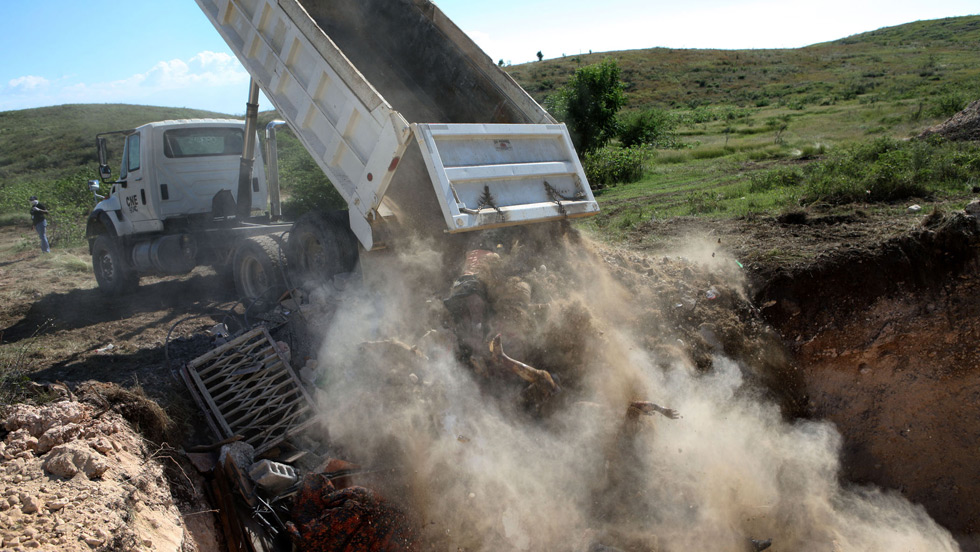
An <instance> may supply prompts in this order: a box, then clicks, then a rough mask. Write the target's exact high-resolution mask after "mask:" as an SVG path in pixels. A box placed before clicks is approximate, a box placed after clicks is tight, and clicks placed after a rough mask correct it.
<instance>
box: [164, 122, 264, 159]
mask: <svg viewBox="0 0 980 552" xmlns="http://www.w3.org/2000/svg"><path fill="white" fill-rule="evenodd" d="M244 136H245V132H244V131H243V130H242V129H240V128H220V127H203V128H177V129H173V130H166V131H164V133H163V154H164V155H166V156H167V157H171V158H174V157H203V156H209V155H239V156H240V155H241V154H242V145H243V144H244V141H245V140H244Z"/></svg>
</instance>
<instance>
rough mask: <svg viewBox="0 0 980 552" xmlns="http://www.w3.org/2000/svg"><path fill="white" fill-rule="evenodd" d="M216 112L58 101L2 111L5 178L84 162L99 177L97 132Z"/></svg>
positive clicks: (0, 174) (0, 175) (0, 168)
mask: <svg viewBox="0 0 980 552" xmlns="http://www.w3.org/2000/svg"><path fill="white" fill-rule="evenodd" d="M216 116H220V115H219V114H217V113H211V112H209V111H201V110H196V109H178V108H170V107H153V106H145V105H120V104H102V105H59V106H54V107H41V108H38V109H23V110H19V111H4V112H0V182H6V181H9V180H10V179H13V178H18V179H45V178H49V179H56V178H60V177H62V176H64V175H65V174H66V173H69V172H73V171H74V170H75V169H77V168H80V167H92V168H93V170H92V178H96V174H97V173H96V171H95V170H94V167H95V166H96V156H95V135H96V134H98V133H100V132H107V131H112V130H124V129H127V128H134V127H137V126H139V125H141V124H144V123H148V122H151V121H160V120H165V119H186V118H191V117H216Z"/></svg>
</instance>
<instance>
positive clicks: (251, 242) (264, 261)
mask: <svg viewBox="0 0 980 552" xmlns="http://www.w3.org/2000/svg"><path fill="white" fill-rule="evenodd" d="M232 266H233V271H234V278H235V289H236V290H237V291H238V296H239V298H241V300H242V302H243V303H245V306H246V308H248V307H251V306H252V305H256V306H258V307H259V308H269V307H271V306H272V305H274V304H275V302H276V300H277V299H279V296H281V295H282V294H283V292H284V291H285V290H286V286H285V284H284V283H283V278H282V273H283V270H282V267H281V263H280V258H279V243H278V242H277V241H276V240H274V239H273V238H271V237H269V236H255V237H252V238H247V239H244V240H242V242H241V243H240V244H239V245H238V247H236V248H235V253H234V257H233V259H232Z"/></svg>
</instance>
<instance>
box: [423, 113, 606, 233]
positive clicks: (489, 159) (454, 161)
mask: <svg viewBox="0 0 980 552" xmlns="http://www.w3.org/2000/svg"><path fill="white" fill-rule="evenodd" d="M412 130H413V131H414V132H415V137H416V139H417V140H418V143H419V147H420V148H421V149H422V153H423V155H422V158H423V159H424V160H425V165H426V168H427V169H428V172H429V177H430V179H431V181H432V186H433V188H434V189H435V193H436V196H437V197H438V200H439V205H440V207H441V208H442V214H443V217H444V218H445V220H446V226H447V228H448V230H449V231H450V232H465V231H468V230H476V229H480V228H492V227H498V226H508V225H515V224H524V223H528V222H533V221H546V220H554V219H561V218H573V217H583V216H590V215H594V214H596V213H598V212H599V205H598V204H597V203H596V201H595V197H593V195H592V190H591V189H590V188H589V185H588V182H587V180H586V178H585V173H584V172H583V170H582V165H581V163H580V162H579V159H578V156H577V155H576V154H575V149H574V147H573V146H572V142H571V139H570V138H569V136H568V130H567V129H566V128H565V125H563V124H523V125H514V124H413V125H412Z"/></svg>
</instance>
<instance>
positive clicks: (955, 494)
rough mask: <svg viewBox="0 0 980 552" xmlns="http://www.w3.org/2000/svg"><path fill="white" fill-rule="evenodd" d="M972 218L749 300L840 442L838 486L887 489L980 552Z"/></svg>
mask: <svg viewBox="0 0 980 552" xmlns="http://www.w3.org/2000/svg"><path fill="white" fill-rule="evenodd" d="M977 237H978V232H977V223H976V219H974V218H971V217H965V216H961V215H952V216H947V217H934V218H932V219H931V220H930V219H926V220H925V221H924V223H923V225H922V227H921V228H920V229H918V230H916V231H914V232H912V233H910V234H909V235H907V236H902V237H899V238H894V239H891V240H888V241H886V242H884V243H882V244H880V245H878V246H876V247H874V248H872V249H869V250H865V251H861V252H858V253H847V252H845V253H842V254H839V255H836V256H826V257H824V258H823V259H822V260H821V261H820V262H818V263H816V264H814V265H812V266H809V267H806V268H805V269H804V270H796V271H785V272H782V273H777V274H776V275H775V277H774V278H772V279H770V280H769V281H768V282H766V283H765V284H764V285H762V286H760V289H759V291H758V292H757V294H756V300H757V303H758V304H760V305H767V306H768V308H765V309H764V312H765V314H766V317H767V319H768V320H769V321H770V322H771V323H772V324H773V326H774V327H775V328H777V329H778V330H779V331H780V333H781V335H782V336H783V338H784V340H785V342H786V343H787V344H788V346H789V347H790V349H791V351H792V353H793V357H794V361H795V363H796V364H797V365H798V366H799V367H800V369H801V373H802V374H803V376H804V380H805V382H804V386H805V393H806V397H805V400H806V401H807V406H808V416H809V417H812V418H815V419H828V420H831V421H833V422H834V424H835V425H836V426H837V428H838V430H839V431H840V432H841V433H842V434H843V437H844V448H843V461H844V474H843V475H844V477H845V478H846V479H847V480H849V481H851V482H854V483H862V484H863V483H871V484H874V485H878V486H880V487H883V488H885V489H892V490H895V491H897V492H899V493H901V494H902V495H903V496H905V497H906V498H908V499H909V500H910V501H912V502H914V503H919V504H922V505H923V506H925V507H926V509H927V510H928V512H929V514H930V515H931V516H932V517H933V518H934V519H935V520H936V521H938V522H939V523H940V524H942V525H943V526H945V527H947V528H948V529H949V530H950V531H952V532H953V534H954V535H955V536H956V537H957V539H958V540H959V542H960V544H961V546H963V548H964V549H965V550H977V549H978V548H980V538H978V536H977V535H978V533H980V480H978V479H977V477H976V459H977V456H978V449H977V447H978V443H980V408H978V399H980V353H978V349H977V343H978V341H980V295H978V294H980V272H978V268H980V265H978V261H977V259H978V255H977V253H978V249H977V246H978V238H977Z"/></svg>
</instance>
